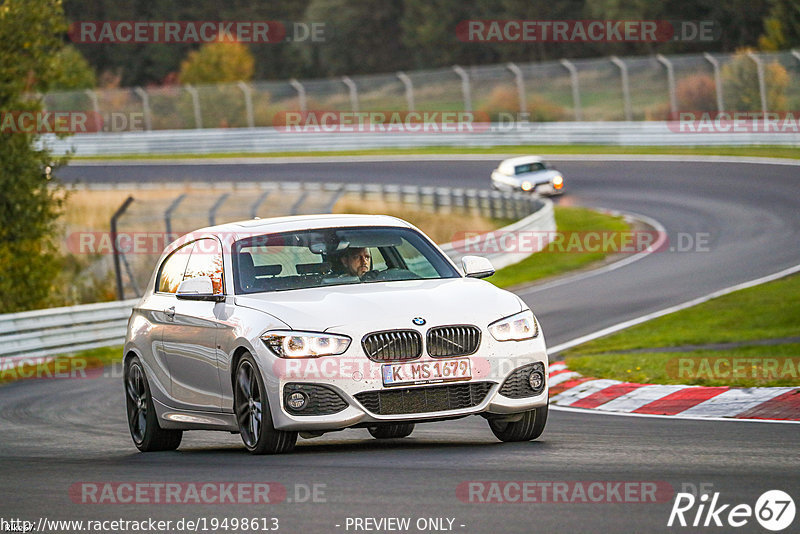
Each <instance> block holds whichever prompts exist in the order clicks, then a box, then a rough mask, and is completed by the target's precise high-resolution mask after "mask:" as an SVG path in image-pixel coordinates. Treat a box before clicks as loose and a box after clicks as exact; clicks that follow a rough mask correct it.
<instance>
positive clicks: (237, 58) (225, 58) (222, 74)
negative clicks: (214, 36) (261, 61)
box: [178, 41, 254, 84]
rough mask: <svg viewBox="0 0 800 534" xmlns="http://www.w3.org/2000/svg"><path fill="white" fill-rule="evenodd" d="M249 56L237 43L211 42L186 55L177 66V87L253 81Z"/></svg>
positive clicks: (244, 48)
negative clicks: (181, 84) (187, 84)
mask: <svg viewBox="0 0 800 534" xmlns="http://www.w3.org/2000/svg"><path fill="white" fill-rule="evenodd" d="M253 64H254V61H253V54H251V53H250V51H249V50H248V49H247V46H245V45H243V44H241V43H229V42H222V41H218V42H214V43H208V44H204V45H203V46H201V47H200V49H199V50H193V51H192V52H189V56H188V57H187V58H186V60H184V61H183V63H181V72H180V74H179V75H178V79H179V80H180V82H181V83H184V84H186V83H191V84H201V83H220V82H238V81H248V80H251V79H252V78H253Z"/></svg>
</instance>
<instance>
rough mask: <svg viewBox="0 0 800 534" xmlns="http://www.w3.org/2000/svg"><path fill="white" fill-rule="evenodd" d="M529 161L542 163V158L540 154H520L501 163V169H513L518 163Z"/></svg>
mask: <svg viewBox="0 0 800 534" xmlns="http://www.w3.org/2000/svg"><path fill="white" fill-rule="evenodd" d="M529 163H542V158H540V157H539V156H518V157H516V158H509V159H506V160H503V161H502V162H501V163H500V166H499V168H500V170H506V169H508V170H513V169H514V167H516V166H517V165H527V164H529Z"/></svg>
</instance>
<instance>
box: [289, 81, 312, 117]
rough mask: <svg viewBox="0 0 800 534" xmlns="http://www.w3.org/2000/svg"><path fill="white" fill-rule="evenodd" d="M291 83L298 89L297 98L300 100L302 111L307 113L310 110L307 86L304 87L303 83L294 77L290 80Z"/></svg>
mask: <svg viewBox="0 0 800 534" xmlns="http://www.w3.org/2000/svg"><path fill="white" fill-rule="evenodd" d="M289 84H290V85H291V86H292V87H294V90H295V91H297V99H298V100H299V101H300V111H302V112H303V113H305V112H306V111H308V107H307V102H306V88H305V87H303V84H302V83H300V82H298V81H297V80H295V79H294V78H292V79H291V80H289Z"/></svg>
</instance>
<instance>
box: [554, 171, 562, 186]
mask: <svg viewBox="0 0 800 534" xmlns="http://www.w3.org/2000/svg"><path fill="white" fill-rule="evenodd" d="M553 187H554V188H556V189H561V188H562V187H564V177H563V176H561V175H560V174H559V175H558V176H556V177H555V178H553Z"/></svg>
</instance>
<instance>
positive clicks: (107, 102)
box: [44, 50, 800, 130]
mask: <svg viewBox="0 0 800 534" xmlns="http://www.w3.org/2000/svg"><path fill="white" fill-rule="evenodd" d="M44 104H45V106H46V108H47V109H48V110H51V111H94V112H96V113H99V114H113V113H123V114H130V113H138V114H140V115H141V117H142V121H141V122H142V124H141V129H144V130H176V129H177V130H180V129H202V128H247V127H250V128H253V127H269V126H275V125H281V124H280V122H279V120H280V119H276V117H280V114H281V113H284V112H288V111H309V110H325V111H328V110H330V111H475V112H480V113H481V115H480V116H481V117H488V118H489V119H490V120H492V121H498V120H502V118H503V116H508V114H511V116H517V115H516V114H517V113H520V112H524V113H528V114H529V118H530V120H531V121H536V122H542V121H544V122H547V121H572V120H575V121H620V120H627V121H659V120H665V119H669V118H671V117H675V114H676V113H677V112H680V111H692V112H703V111H708V112H717V111H764V112H766V111H770V112H780V111H795V110H798V109H800V51H797V50H794V51H783V52H775V53H753V52H740V53H737V54H717V55H711V54H693V55H681V56H670V57H665V56H661V55H657V56H638V57H624V58H618V57H610V58H601V59H576V60H571V61H570V60H560V61H551V62H545V63H526V64H523V63H520V64H513V63H509V64H505V65H487V66H478V67H463V68H462V67H460V66H453V67H451V68H443V69H433V70H420V71H414V72H398V73H394V74H379V75H367V76H352V77H348V76H344V77H340V78H330V79H316V80H288V81H258V82H251V83H245V82H238V83H229V84H213V85H202V86H195V87H193V86H189V85H187V86H167V87H152V88H151V87H148V88H142V87H135V88H126V89H97V90H87V91H73V92H59V93H50V94H47V95H45V96H44ZM504 114H506V115H504ZM276 121H277V122H276Z"/></svg>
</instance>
